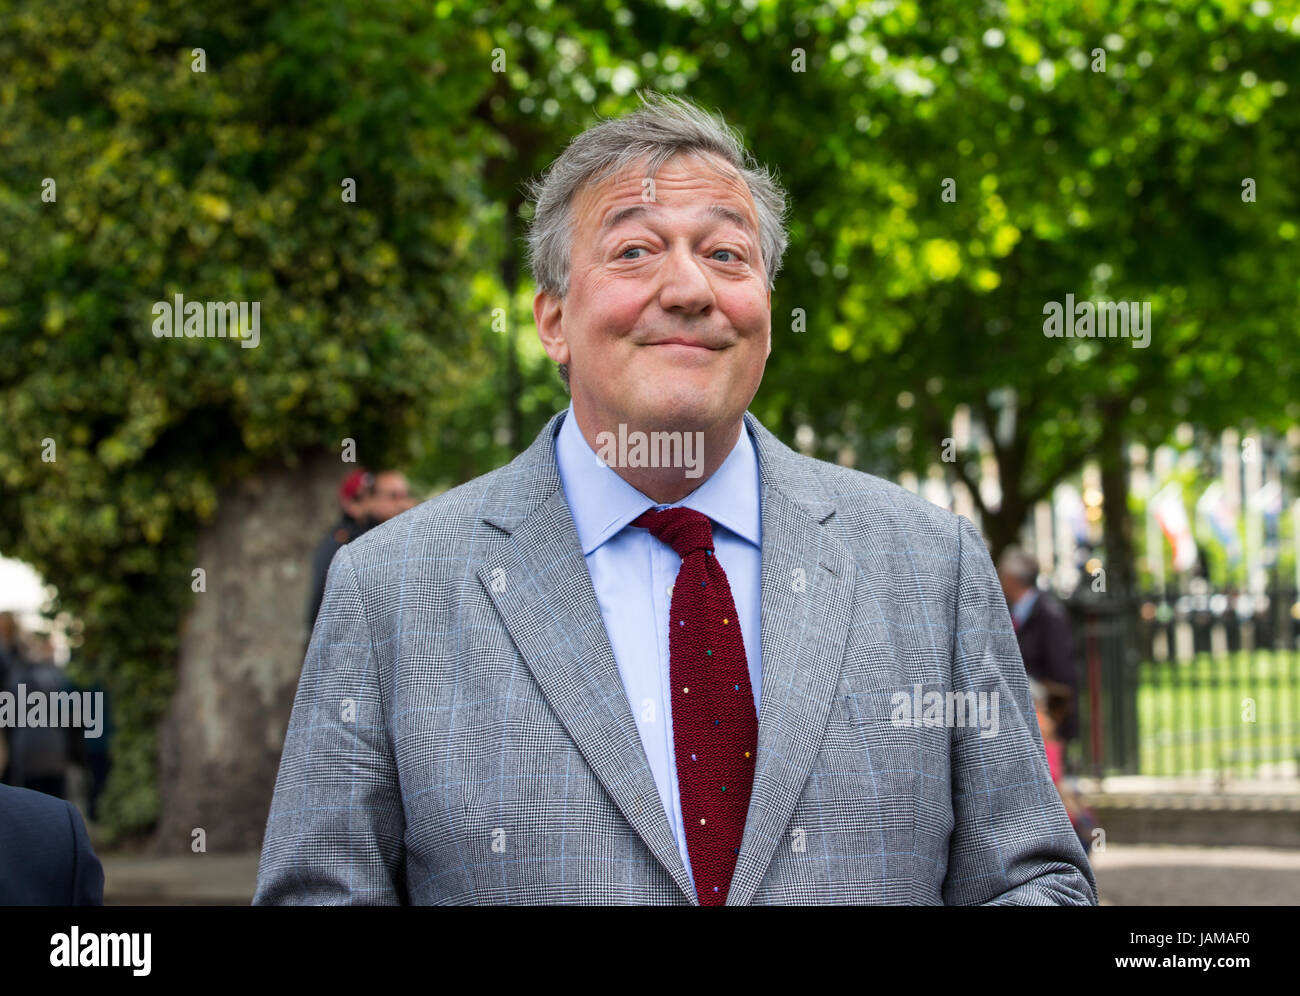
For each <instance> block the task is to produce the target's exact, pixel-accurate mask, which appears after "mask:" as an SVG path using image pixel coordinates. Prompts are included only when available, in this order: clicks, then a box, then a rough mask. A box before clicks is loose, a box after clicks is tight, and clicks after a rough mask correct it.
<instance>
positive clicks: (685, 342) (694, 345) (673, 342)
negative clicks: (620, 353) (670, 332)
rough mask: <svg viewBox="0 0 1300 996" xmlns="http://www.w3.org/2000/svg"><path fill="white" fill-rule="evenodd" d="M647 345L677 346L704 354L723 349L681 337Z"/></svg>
mask: <svg viewBox="0 0 1300 996" xmlns="http://www.w3.org/2000/svg"><path fill="white" fill-rule="evenodd" d="M645 345H647V346H677V347H679V348H682V349H698V350H702V351H704V352H716V351H717V350H719V349H722V348H723V347H722V346H710V345H707V344H706V343H702V342H692V341H691V340H689V339H682V338H680V337H674V338H671V339H660V340H658V341H657V342H647V343H645Z"/></svg>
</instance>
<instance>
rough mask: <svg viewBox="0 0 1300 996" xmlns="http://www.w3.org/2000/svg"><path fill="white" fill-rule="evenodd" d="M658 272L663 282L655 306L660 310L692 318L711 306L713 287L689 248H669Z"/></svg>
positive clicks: (676, 246) (681, 246) (680, 246)
mask: <svg viewBox="0 0 1300 996" xmlns="http://www.w3.org/2000/svg"><path fill="white" fill-rule="evenodd" d="M659 272H660V274H661V279H662V281H663V282H662V284H661V285H660V288H659V306H660V307H661V308H663V309H664V311H681V312H685V313H686V314H688V315H694V314H699V313H701V312H706V311H708V309H709V308H711V307H712V306H713V296H714V295H713V286H712V284H710V283H709V276H708V274H707V273H706V272H705V271H704V266H703V264H702V263H701V262H700V260H699V259H697V258H696V256H695V252H694V250H693V249H691V248H690V247H689V246H683V245H680V244H679V245H675V246H673V248H672V250H671V251H670V252H669V253H668V254H667V257H666V258H665V260H664V264H663V266H662V267H661V268H660V271H659Z"/></svg>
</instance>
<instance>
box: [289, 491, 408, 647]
mask: <svg viewBox="0 0 1300 996" xmlns="http://www.w3.org/2000/svg"><path fill="white" fill-rule="evenodd" d="M413 504H414V502H413V501H412V500H411V489H410V486H409V485H408V484H407V481H406V477H405V475H404V474H402V473H401V472H400V471H396V470H381V471H379V472H378V473H377V474H371V473H370V472H369V471H367V470H366V469H365V468H364V467H359V468H357V469H356V470H354V471H353V472H352V473H351V474H349V475H348V476H347V477H346V478H344V480H343V483H342V484H341V485H340V486H339V510H340V513H341V516H342V517H341V518H340V519H339V521H338V522H336V523H335V524H334V526H333V527H332V528H331V529H330V531H329V533H328V534H327V535H326V536H325V538H324V539H322V540H321V541H320V544H319V545H318V546H317V547H316V553H315V555H314V556H313V557H312V565H311V575H312V590H311V601H310V603H309V604H308V606H307V638H308V640H310V639H311V631H312V629H313V628H314V627H315V625H316V616H317V614H318V613H319V612H320V603H321V599H322V598H323V597H324V595H325V579H326V578H327V577H328V576H329V569H330V561H332V560H333V559H334V554H336V553H338V551H339V547H341V546H344V545H345V544H347V543H350V542H351V541H352V540H354V539H356V538H357V537H358V536H360V535H362V534H363V533H365V532H367V531H368V530H370V529H373V528H374V527H375V526H377V525H379V524H380V523H381V522H387V521H388V520H389V519H391V518H392V517H393V516H395V515H400V514H401V513H402V512H405V511H406V510H407V509H408V508H410V507H411V506H412V505H413Z"/></svg>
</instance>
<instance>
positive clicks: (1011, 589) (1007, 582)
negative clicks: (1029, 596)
mask: <svg viewBox="0 0 1300 996" xmlns="http://www.w3.org/2000/svg"><path fill="white" fill-rule="evenodd" d="M998 581H1000V582H1001V584H1002V594H1003V595H1004V596H1005V597H1006V600H1007V604H1008V605H1014V604H1015V603H1016V601H1017V599H1019V598H1020V596H1021V595H1023V594H1024V593H1025V586H1024V585H1023V584H1021V583H1020V582H1019V581H1018V580H1016V578H1014V577H1013V576H1012V575H1011V574H1009V573H1008V572H1006V571H1001V570H1000V571H998Z"/></svg>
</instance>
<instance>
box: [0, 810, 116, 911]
mask: <svg viewBox="0 0 1300 996" xmlns="http://www.w3.org/2000/svg"><path fill="white" fill-rule="evenodd" d="M102 905H104V867H103V865H101V864H100V862H99V858H97V857H95V852H94V850H93V849H92V848H91V846H90V837H89V835H88V834H87V833H86V824H85V823H84V822H83V821H82V819H81V814H80V813H79V812H77V807H76V806H74V805H72V803H70V802H65V801H64V800H62V799H56V798H55V797H54V796H52V795H45V794H44V793H42V792H33V791H31V790H30V789H21V788H15V787H14V786H11V785H0V906H102Z"/></svg>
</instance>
